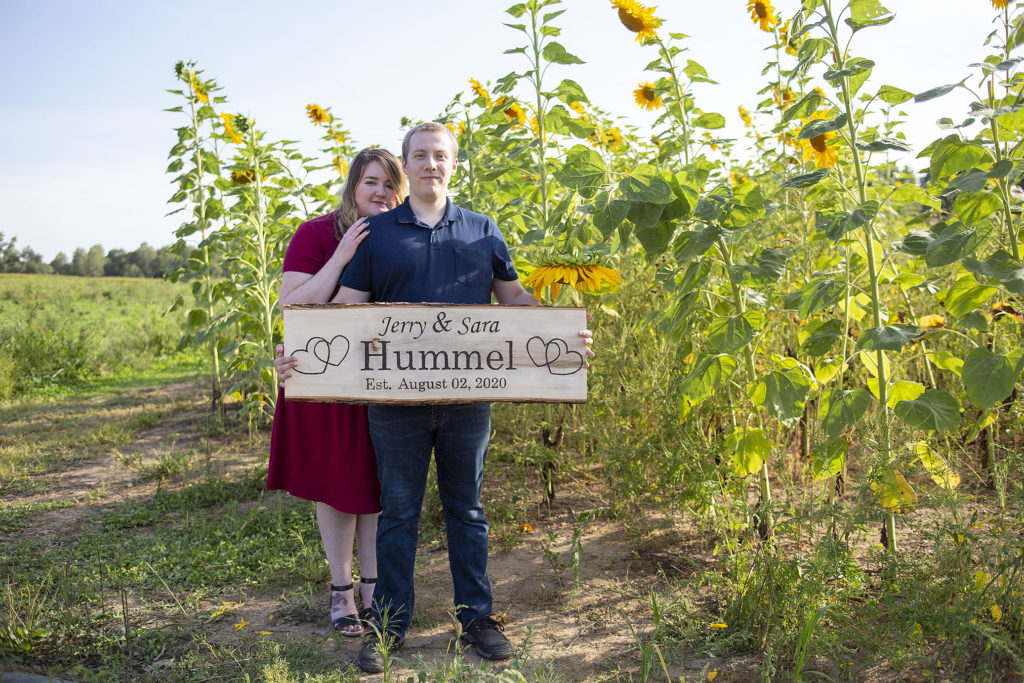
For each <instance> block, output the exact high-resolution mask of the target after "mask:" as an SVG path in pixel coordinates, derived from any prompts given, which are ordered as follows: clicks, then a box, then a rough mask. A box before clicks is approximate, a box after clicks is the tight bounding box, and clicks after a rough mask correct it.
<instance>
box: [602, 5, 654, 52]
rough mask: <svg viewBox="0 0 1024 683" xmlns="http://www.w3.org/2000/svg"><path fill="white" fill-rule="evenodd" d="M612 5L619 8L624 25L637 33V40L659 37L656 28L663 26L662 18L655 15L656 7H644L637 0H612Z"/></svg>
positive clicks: (620, 18)
mask: <svg viewBox="0 0 1024 683" xmlns="http://www.w3.org/2000/svg"><path fill="white" fill-rule="evenodd" d="M612 7H614V8H615V9H617V10H619V21H621V22H622V25H623V26H625V27H626V28H627V29H629V30H630V31H632V32H633V33H635V34H636V42H638V43H645V42H647V41H648V40H653V39H654V38H657V37H658V35H657V31H656V29H657V28H658V27H659V26H661V19H659V18H658V17H656V16H654V9H655V8H654V7H644V6H643V5H641V4H640V3H639V2H636V0H612Z"/></svg>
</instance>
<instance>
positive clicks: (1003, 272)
mask: <svg viewBox="0 0 1024 683" xmlns="http://www.w3.org/2000/svg"><path fill="white" fill-rule="evenodd" d="M963 265H964V268H965V269H966V270H967V271H969V272H971V273H977V274H978V275H984V276H986V277H990V278H992V279H993V280H995V281H996V282H998V283H999V284H1001V285H1002V286H1003V287H1005V288H1006V289H1007V290H1009V291H1011V292H1013V293H1014V294H1016V295H1017V296H1024V267H1022V266H1021V263H1020V261H1018V260H1016V259H1014V258H1013V257H1012V256H1010V254H1008V253H1007V252H1006V251H1004V250H1002V249H999V250H998V251H996V252H995V253H993V254H992V255H991V256H989V257H988V258H987V259H985V261H978V260H977V259H973V258H965V259H964V260H963Z"/></svg>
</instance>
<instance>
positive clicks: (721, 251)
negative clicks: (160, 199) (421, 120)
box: [168, 0, 1024, 680]
mask: <svg viewBox="0 0 1024 683" xmlns="http://www.w3.org/2000/svg"><path fill="white" fill-rule="evenodd" d="M970 1H971V2H984V1H985V0H970ZM991 3H992V5H993V8H992V12H993V17H994V20H995V21H994V24H993V26H994V27H995V28H994V30H993V32H992V34H991V35H989V36H976V37H973V39H974V40H976V42H977V44H978V50H977V55H978V59H977V63H976V64H974V65H973V66H972V69H973V73H972V75H971V76H970V77H969V78H968V79H965V80H963V81H960V82H955V83H949V84H944V85H940V86H939V87H936V88H934V89H932V90H928V91H926V92H919V93H914V92H908V91H906V90H903V89H901V88H900V87H898V86H897V85H893V84H880V83H876V82H874V81H873V80H872V79H871V75H872V70H873V67H874V66H875V62H874V61H873V60H872V58H871V56H870V55H862V54H860V53H858V39H859V38H860V37H861V36H862V35H863V34H862V32H867V31H871V30H872V29H874V28H876V27H878V26H882V25H884V24H887V23H889V22H890V21H892V20H893V18H894V16H895V15H894V14H893V13H892V12H890V10H888V9H887V8H886V7H884V6H883V5H882V4H881V2H880V1H879V0H803V1H802V2H798V3H792V2H791V3H788V7H787V11H791V12H792V14H791V15H789V16H788V17H787V16H784V15H783V14H782V11H781V9H777V8H775V7H774V6H773V5H772V3H771V2H770V0H749V2H747V8H746V10H747V12H748V14H749V19H750V21H751V22H752V23H753V24H754V28H753V29H752V30H753V31H755V32H756V33H757V34H758V35H759V36H761V39H762V40H763V42H764V45H765V47H766V48H768V49H769V54H771V55H772V58H771V59H770V61H769V62H768V64H767V65H766V66H765V67H764V68H763V71H762V79H763V88H762V89H761V90H760V91H759V92H758V93H751V95H750V97H751V101H752V104H751V106H750V107H749V108H745V107H740V108H739V110H738V111H737V112H728V114H729V115H730V116H738V117H739V119H740V120H742V122H743V125H744V127H745V130H746V135H747V137H746V139H744V140H735V139H726V138H722V137H720V136H719V135H718V134H717V132H716V131H720V130H721V129H722V128H723V127H724V125H725V120H726V119H725V115H724V114H723V113H719V112H713V111H707V110H705V109H703V108H702V107H701V103H700V101H699V100H698V98H697V96H696V94H695V86H696V85H698V84H713V83H714V81H713V80H712V78H711V76H710V75H709V74H708V73H707V71H706V70H705V69H704V67H702V66H701V64H699V63H698V62H697V61H694V60H693V59H691V58H688V57H687V56H686V52H687V51H686V41H687V37H686V36H685V35H683V34H682V33H678V32H673V31H672V28H673V27H671V26H667V25H663V23H662V21H661V20H660V19H659V18H658V16H657V10H656V8H655V7H648V6H645V5H643V4H640V3H639V2H636V1H635V0H612V3H611V6H610V7H608V9H607V11H609V12H614V13H616V14H617V16H618V18H619V20H620V21H621V24H622V40H623V41H627V42H628V41H633V42H634V43H635V49H637V50H642V51H644V52H645V53H647V54H649V56H650V62H649V64H648V65H647V68H646V75H645V77H644V78H643V80H642V81H640V82H638V84H637V88H636V90H635V92H634V93H633V96H634V100H635V103H636V106H638V107H640V108H642V109H644V110H647V111H650V112H654V113H656V114H657V119H656V123H655V124H654V125H653V127H652V128H650V129H646V130H637V129H635V128H634V127H630V126H624V125H621V124H620V123H619V122H618V121H619V120H618V119H617V117H616V116H615V115H614V113H612V112H609V111H606V110H604V109H602V108H601V106H600V105H599V104H598V103H595V102H592V101H591V100H590V99H589V98H588V96H587V93H586V92H584V90H583V88H582V87H581V86H580V85H579V84H578V83H577V82H576V81H575V80H573V79H571V78H564V79H561V80H559V81H556V80H555V79H553V78H551V77H550V74H549V68H550V67H551V66H552V65H558V67H559V69H560V70H561V71H569V72H571V70H572V69H574V68H580V69H582V68H585V66H584V65H583V62H582V60H580V59H579V58H578V57H577V56H576V55H574V54H573V52H572V46H565V45H562V44H561V43H560V42H558V39H559V35H560V21H562V20H564V17H563V16H562V14H563V12H564V10H561V9H559V7H558V5H559V2H558V0H529V1H528V2H523V3H519V4H515V5H512V6H511V7H509V8H508V9H507V14H508V23H507V26H509V27H511V29H512V30H513V35H514V36H515V39H514V40H512V41H510V43H509V45H508V46H507V49H506V50H505V51H506V53H508V54H511V55H514V56H515V58H516V59H517V60H518V66H517V67H516V70H515V71H513V72H512V73H509V74H507V75H504V76H501V77H492V78H489V79H488V78H483V75H480V74H477V75H475V76H476V77H473V78H469V79H468V87H467V89H466V90H465V91H464V92H461V93H457V94H455V95H454V96H453V97H452V98H451V101H450V103H449V104H448V106H447V107H446V108H445V109H444V110H443V111H441V112H438V113H437V115H436V117H434V118H435V119H436V120H439V121H442V122H444V123H446V124H447V125H448V126H449V127H450V128H451V129H452V131H453V132H454V133H455V134H456V136H457V138H458V141H459V145H460V152H459V170H458V173H457V174H456V177H455V179H454V180H453V184H452V195H453V199H454V200H455V201H456V202H457V203H458V204H460V205H462V206H465V207H467V208H470V209H472V210H474V211H478V212H481V213H484V214H487V215H489V216H491V217H493V218H494V219H495V221H496V222H497V223H498V225H499V226H501V228H502V230H503V232H504V235H505V238H506V240H507V241H508V243H509V247H510V250H511V252H512V253H513V255H514V257H515V259H516V267H517V269H518V270H519V272H520V274H521V276H522V277H523V282H524V285H525V286H527V287H528V288H531V289H532V291H533V292H534V293H535V294H536V295H537V296H538V298H539V299H541V301H542V303H544V304H552V305H583V306H586V307H587V309H588V311H590V312H591V313H592V314H593V316H594V317H593V320H592V323H591V326H592V328H593V329H594V331H595V338H596V342H595V350H596V351H597V353H598V358H597V359H596V361H595V362H594V364H593V366H594V367H593V368H592V370H591V374H592V380H591V382H590V394H591V398H590V401H589V403H588V404H587V405H585V406H573V407H570V406H546V407H539V406H531V405H520V406H516V405H501V406H496V407H495V425H496V427H497V428H498V430H499V431H498V434H497V436H496V438H495V441H496V442H497V445H496V446H495V447H496V448H498V449H500V448H506V447H507V448H508V449H509V450H510V451H512V452H514V453H515V456H514V457H515V458H516V462H517V463H518V464H519V465H520V466H521V467H522V469H523V471H524V472H526V473H530V475H531V477H535V479H533V478H531V481H536V482H537V490H536V494H537V496H539V497H540V498H541V500H542V501H543V502H544V503H545V504H547V505H550V504H551V502H552V501H553V500H554V499H555V497H556V495H557V493H558V490H559V487H560V485H562V483H563V482H564V481H566V480H567V479H568V478H570V477H572V478H578V477H583V476H586V477H593V478H594V481H595V483H596V484H600V488H601V490H602V491H605V494H604V498H603V504H602V506H601V509H602V513H603V514H609V515H618V516H631V515H640V516H651V515H654V516H656V517H657V518H658V519H660V520H664V522H663V523H665V524H668V525H672V524H679V523H683V521H684V520H686V521H687V523H694V524H698V525H699V526H700V527H701V528H702V529H704V530H705V533H706V534H707V537H708V538H712V539H714V544H715V551H714V554H715V557H716V561H717V562H718V565H717V566H716V569H715V571H714V572H713V578H709V579H708V580H709V581H711V582H712V583H713V584H714V588H715V593H716V595H717V596H718V603H717V604H718V606H719V608H718V615H717V616H718V621H716V623H715V624H713V626H714V627H715V628H714V629H712V631H711V632H710V635H705V636H701V638H703V640H702V641H701V642H700V643H699V644H698V645H693V647H699V648H703V651H706V652H712V653H714V652H726V651H728V652H736V651H756V652H759V653H761V656H762V657H763V661H764V664H763V668H762V670H761V671H762V675H763V677H765V678H774V677H776V676H786V677H793V678H794V679H795V680H798V679H802V678H804V677H808V674H809V673H810V672H809V671H805V670H804V669H805V667H806V666H807V665H808V663H809V662H810V661H811V652H812V651H813V652H816V653H817V655H818V656H819V658H824V660H823V661H824V663H822V662H821V661H819V662H818V664H817V665H816V666H817V669H816V671H815V673H817V674H819V675H820V676H822V677H825V678H832V679H841V680H847V679H848V676H847V675H845V674H843V673H842V670H841V667H842V666H843V662H844V661H845V660H846V659H847V658H849V657H850V653H849V652H848V650H847V649H846V648H847V647H848V646H849V644H850V643H853V642H857V643H862V642H864V640H865V639H864V638H863V637H862V635H863V634H860V635H858V634H859V632H860V631H861V630H863V629H868V628H870V625H869V624H865V623H863V621H862V618H863V616H864V615H872V617H873V618H874V619H876V620H877V624H878V628H879V629H884V632H885V633H884V635H882V636H881V637H882V638H887V637H890V636H891V637H892V638H895V639H897V640H898V641H899V642H904V643H910V644H912V645H913V647H911V648H910V651H911V654H908V655H906V656H907V659H906V661H903V662H902V663H901V666H907V667H911V668H910V669H909V671H912V672H914V675H915V676H921V677H925V678H928V677H930V676H938V677H940V678H942V677H946V676H952V677H955V678H956V677H960V676H964V675H970V676H977V677H979V679H991V678H997V679H998V678H1006V679H1007V680H1010V679H1012V677H1013V676H1015V675H1016V676H1019V675H1020V673H1021V671H1022V670H1024V648H1022V647H1021V643H1022V642H1024V507H1022V503H1024V488H1022V478H1021V468H1022V465H1024V435H1022V433H1021V428H1020V425H1021V424H1022V420H1024V401H1022V398H1021V395H1020V382H1021V375H1022V371H1024V345H1022V333H1024V265H1022V261H1021V244H1020V238H1021V235H1020V230H1021V223H1022V217H1024V211H1022V207H1024V189H1022V188H1024V71H1022V70H1021V68H1020V63H1021V57H1020V56H1019V54H1018V52H1017V48H1018V46H1019V45H1021V44H1024V7H1022V6H1018V5H1017V3H1015V2H1013V1H1012V0H1011V1H1009V2H1008V1H1007V0H991ZM737 4H738V9H742V4H741V3H737ZM965 39H967V38H965ZM758 68H760V65H759V67H758ZM175 74H176V77H177V81H178V84H177V89H176V90H174V91H172V92H175V93H176V94H177V95H178V96H180V102H181V104H180V106H178V107H175V108H174V110H173V111H174V113H175V116H177V117H179V122H180V124H181V125H180V127H179V128H178V129H177V130H178V143H177V144H176V145H175V146H174V148H173V149H172V150H171V153H170V157H171V164H170V167H169V168H168V171H169V172H171V173H173V174H175V176H176V178H175V180H174V183H175V185H176V192H175V194H174V196H173V197H172V198H171V202H172V204H173V205H174V206H175V208H176V210H179V211H182V215H184V216H186V220H185V222H184V223H183V224H182V226H181V228H180V229H179V231H178V233H177V236H178V237H179V238H180V240H179V242H178V245H177V247H176V248H177V250H178V252H179V253H180V254H181V255H182V256H184V257H186V258H187V265H186V267H184V268H183V269H182V270H180V271H179V272H177V273H176V274H175V276H174V279H177V280H180V281H184V282H188V283H190V286H191V290H190V294H189V295H188V296H182V297H181V298H179V300H178V304H177V307H178V309H179V311H180V314H181V315H183V316H184V317H185V319H186V320H187V323H188V328H189V333H188V335H187V337H186V338H185V339H184V340H183V341H182V343H183V344H186V345H194V346H196V347H197V348H201V349H203V353H204V355H205V358H206V359H207V368H208V375H209V385H210V391H211V402H212V404H213V405H214V406H215V407H220V406H222V405H223V404H224V402H225V401H226V400H228V399H229V398H230V399H232V400H240V401H241V404H242V405H244V408H243V411H244V413H245V414H246V415H247V416H248V419H249V420H250V424H252V425H253V426H254V427H258V426H260V425H261V424H265V423H266V421H267V420H268V419H269V416H270V415H272V413H273V406H274V401H275V400H276V392H275V384H276V378H275V377H274V375H273V366H272V364H271V358H272V354H273V348H274V344H275V343H276V341H278V340H279V339H280V334H281V321H280V315H279V313H278V312H277V310H276V298H277V292H278V288H279V284H280V277H281V263H282V259H283V255H284V250H285V248H286V246H287V244H288V241H289V239H290V237H291V235H292V234H293V232H294V230H295V228H296V227H297V226H298V224H299V223H301V222H302V221H305V220H307V219H309V218H311V217H313V216H316V215H319V214H321V213H324V212H326V211H328V210H330V209H331V208H333V205H334V203H335V201H336V200H335V197H336V194H337V192H338V191H339V189H340V187H341V181H342V180H343V179H344V176H345V173H346V171H347V169H346V166H345V160H346V159H349V158H351V156H352V155H353V154H354V152H355V150H356V149H358V146H357V145H356V144H355V143H354V141H353V140H352V139H351V136H350V134H349V132H348V131H347V130H346V129H345V127H344V124H343V121H342V119H341V117H340V116H338V115H336V114H335V113H333V112H332V110H331V108H330V107H327V106H321V105H319V104H309V105H308V107H307V108H306V112H305V113H306V115H307V116H308V118H309V121H310V123H311V125H312V126H315V127H316V130H317V131H318V133H319V134H320V137H321V139H322V145H321V148H322V149H321V154H320V155H319V156H316V157H315V158H311V157H308V156H305V155H303V154H302V153H301V152H299V151H297V149H296V147H295V146H294V144H293V143H289V142H284V141H274V140H271V139H270V138H269V136H268V134H267V133H266V132H265V131H261V130H258V129H257V128H256V127H255V125H254V123H253V121H251V120H249V119H248V118H246V117H244V116H242V115H237V114H233V113H232V112H231V111H230V109H229V107H228V104H227V99H226V98H225V97H224V96H223V95H222V94H221V90H222V89H221V86H220V85H218V84H217V82H216V80H215V79H213V78H210V77H208V76H207V75H206V74H204V73H203V72H202V71H201V70H200V69H199V68H198V66H197V65H196V64H194V63H190V62H181V63H179V64H178V65H177V66H176V69H175ZM467 76H469V74H467ZM719 87H721V86H719ZM955 90H960V91H966V92H968V93H969V94H970V96H971V98H972V102H971V104H970V108H969V111H950V112H949V113H948V116H949V118H946V119H943V121H942V122H940V124H941V125H942V127H943V128H944V135H943V136H942V137H939V138H937V139H935V140H934V141H933V142H931V143H930V144H929V145H927V146H926V147H925V148H924V149H921V150H911V148H910V145H909V144H908V143H907V141H906V138H905V136H904V134H903V132H901V124H902V123H904V122H905V121H906V119H907V117H908V112H910V113H912V105H913V104H914V103H915V102H923V101H928V100H933V99H936V98H941V97H943V96H944V95H946V94H948V93H950V92H953V91H955ZM755 101H756V102H755ZM296 115H297V116H298V115H301V112H297V114H296ZM407 123H408V124H409V125H412V124H414V123H416V121H407ZM748 148H749V149H751V150H753V153H750V152H748V151H746V150H747V149H748ZM908 153H913V155H914V156H912V157H911V156H910V154H908ZM911 159H912V160H911ZM524 476H525V475H524ZM692 609H693V608H692V606H687V605H686V602H685V601H681V602H679V601H677V602H675V603H673V606H671V607H664V606H663V607H662V608H661V609H659V608H658V607H657V603H655V610H654V611H655V618H656V619H655V620H656V621H657V622H658V623H659V624H660V626H659V630H657V633H658V634H659V637H663V638H665V637H668V635H666V634H671V633H675V634H676V635H677V636H679V637H683V635H685V634H690V636H689V637H691V641H690V642H691V644H692V643H693V642H695V641H693V640H692V638H695V637H696V636H692V633H691V632H690V630H688V629H689V626H687V622H688V619H689V618H690V616H692V612H691V611H690V610H692ZM876 635H877V634H876ZM659 656H661V655H660V654H659ZM648 664H650V662H648ZM653 666H654V665H653V664H651V667H653ZM659 666H660V667H662V668H664V667H665V662H664V660H663V661H661V662H660V664H659ZM665 670H666V671H667V669H665ZM647 675H649V676H650V677H651V678H652V679H653V678H655V669H653V668H651V669H649V670H648V671H647V673H646V674H645V676H647ZM658 675H659V676H660V675H661V674H660V669H658ZM708 678H709V680H710V679H712V677H711V676H710V675H709V676H708Z"/></svg>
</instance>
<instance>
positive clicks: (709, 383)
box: [679, 354, 739, 404]
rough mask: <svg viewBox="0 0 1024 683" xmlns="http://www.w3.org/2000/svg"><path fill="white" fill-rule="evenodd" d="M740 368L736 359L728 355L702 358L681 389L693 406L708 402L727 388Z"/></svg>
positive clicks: (681, 385)
mask: <svg viewBox="0 0 1024 683" xmlns="http://www.w3.org/2000/svg"><path fill="white" fill-rule="evenodd" d="M738 366H739V363H738V362H737V361H736V359H735V358H734V357H732V356H730V355H727V354H721V355H717V356H702V357H701V358H699V359H698V360H697V362H695V363H694V364H693V366H692V367H691V368H690V372H688V373H687V374H686V377H684V378H683V380H682V382H681V383H680V385H679V388H680V389H681V391H682V393H683V395H684V396H685V397H686V399H687V400H688V401H690V402H691V403H693V404H696V403H700V402H702V401H706V400H707V399H709V398H711V396H712V395H713V394H714V393H715V392H716V391H718V390H720V389H722V387H724V386H725V382H726V381H727V380H728V379H729V378H730V377H731V376H732V374H733V373H734V372H736V368H737V367H738Z"/></svg>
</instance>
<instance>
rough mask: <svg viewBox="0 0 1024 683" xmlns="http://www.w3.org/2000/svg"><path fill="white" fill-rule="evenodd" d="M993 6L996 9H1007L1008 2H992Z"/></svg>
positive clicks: (998, 0) (997, 0) (995, 0)
mask: <svg viewBox="0 0 1024 683" xmlns="http://www.w3.org/2000/svg"><path fill="white" fill-rule="evenodd" d="M992 6H993V7H995V8H996V9H1006V0H992Z"/></svg>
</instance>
